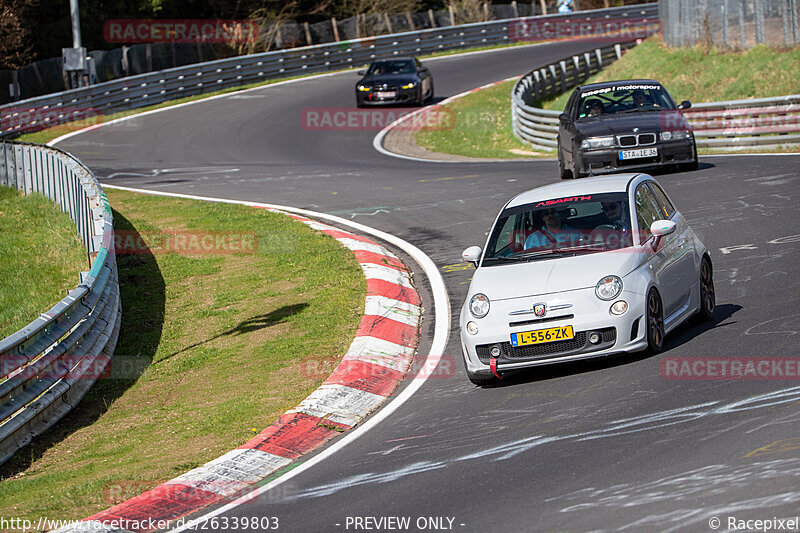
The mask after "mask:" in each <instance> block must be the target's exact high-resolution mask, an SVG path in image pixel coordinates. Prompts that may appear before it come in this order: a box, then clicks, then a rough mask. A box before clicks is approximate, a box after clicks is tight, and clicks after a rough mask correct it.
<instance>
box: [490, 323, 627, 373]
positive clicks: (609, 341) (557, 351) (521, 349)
mask: <svg viewBox="0 0 800 533" xmlns="http://www.w3.org/2000/svg"><path fill="white" fill-rule="evenodd" d="M594 331H597V332H598V333H600V335H601V338H602V340H601V341H600V343H599V344H591V343H589V341H588V338H589V333H590V332H589V331H579V332H578V333H576V334H575V338H574V339H570V340H567V341H557V342H548V343H545V344H529V345H526V346H517V347H514V346H512V345H511V343H510V342H501V343H497V344H479V345H478V346H476V347H475V350H476V352H477V354H478V359H479V360H480V362H481V363H483V364H489V359H490V358H491V355H490V354H489V351H490V350H491V349H492V346H500V350H501V351H502V355H501V356H500V359H501V361H504V362H507V363H508V362H514V361H517V360H519V361H522V360H525V361H535V360H536V359H546V358H548V357H552V356H557V355H574V354H579V353H588V352H596V351H598V350H605V349H606V348H610V347H611V346H613V344H614V343H615V342H616V341H617V328H605V329H600V330H594Z"/></svg>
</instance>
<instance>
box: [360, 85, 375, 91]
mask: <svg viewBox="0 0 800 533" xmlns="http://www.w3.org/2000/svg"><path fill="white" fill-rule="evenodd" d="M358 90H359V91H361V92H366V91H371V90H372V89H371V88H370V87H367V86H366V85H359V86H358Z"/></svg>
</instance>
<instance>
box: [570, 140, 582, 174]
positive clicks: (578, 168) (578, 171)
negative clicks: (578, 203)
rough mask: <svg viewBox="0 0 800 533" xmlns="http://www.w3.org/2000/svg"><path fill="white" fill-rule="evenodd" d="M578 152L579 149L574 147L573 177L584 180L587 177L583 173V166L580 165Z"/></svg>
mask: <svg viewBox="0 0 800 533" xmlns="http://www.w3.org/2000/svg"><path fill="white" fill-rule="evenodd" d="M577 152H578V149H577V147H575V146H573V147H572V177H573V178H574V179H578V178H582V177H584V176H585V174H584V173H583V171H582V169H581V166H580V165H579V164H578V158H577V157H576V156H575V154H576V153H577Z"/></svg>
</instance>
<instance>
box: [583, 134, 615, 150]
mask: <svg viewBox="0 0 800 533" xmlns="http://www.w3.org/2000/svg"><path fill="white" fill-rule="evenodd" d="M613 147H614V137H589V138H587V139H584V141H583V142H582V143H581V148H582V149H584V150H591V149H593V148H613Z"/></svg>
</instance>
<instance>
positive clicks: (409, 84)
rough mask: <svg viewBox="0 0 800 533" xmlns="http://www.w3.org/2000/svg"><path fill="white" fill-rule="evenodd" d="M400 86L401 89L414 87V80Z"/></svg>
mask: <svg viewBox="0 0 800 533" xmlns="http://www.w3.org/2000/svg"><path fill="white" fill-rule="evenodd" d="M400 88H401V89H413V88H414V82H413V81H412V82H411V83H407V84H405V85H401V86H400Z"/></svg>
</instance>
